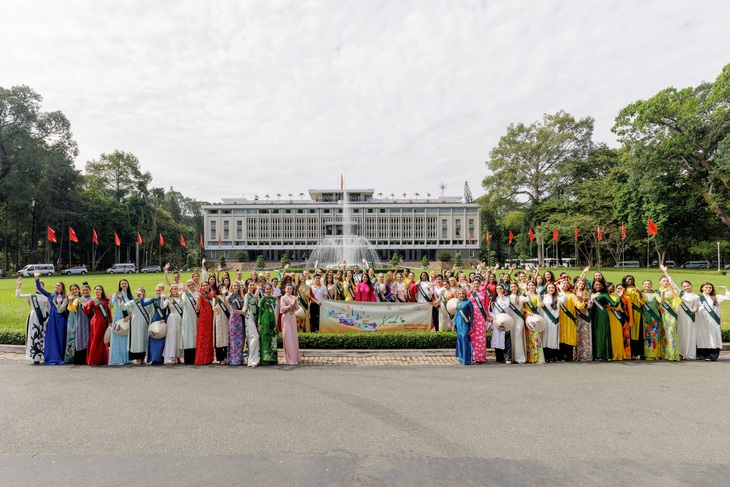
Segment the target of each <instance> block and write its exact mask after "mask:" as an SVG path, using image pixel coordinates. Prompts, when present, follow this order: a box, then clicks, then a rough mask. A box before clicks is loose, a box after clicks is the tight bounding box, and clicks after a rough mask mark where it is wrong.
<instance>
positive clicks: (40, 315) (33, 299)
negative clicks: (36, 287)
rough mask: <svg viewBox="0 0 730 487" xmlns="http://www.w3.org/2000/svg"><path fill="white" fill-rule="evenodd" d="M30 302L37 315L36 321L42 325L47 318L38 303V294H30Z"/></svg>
mask: <svg viewBox="0 0 730 487" xmlns="http://www.w3.org/2000/svg"><path fill="white" fill-rule="evenodd" d="M30 302H31V303H32V304H33V309H34V310H35V314H36V316H38V323H39V324H41V325H42V324H43V322H45V321H46V319H48V316H43V310H42V309H41V305H40V303H38V296H36V295H35V294H31V295H30Z"/></svg>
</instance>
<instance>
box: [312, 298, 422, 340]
mask: <svg viewBox="0 0 730 487" xmlns="http://www.w3.org/2000/svg"><path fill="white" fill-rule="evenodd" d="M432 309H433V306H431V304H430V303H370V302H361V301H333V300H329V299H325V300H323V301H322V307H321V308H320V311H319V331H320V332H323V333H353V332H368V331H375V332H388V331H391V332H392V331H429V330H430V329H431V310H432Z"/></svg>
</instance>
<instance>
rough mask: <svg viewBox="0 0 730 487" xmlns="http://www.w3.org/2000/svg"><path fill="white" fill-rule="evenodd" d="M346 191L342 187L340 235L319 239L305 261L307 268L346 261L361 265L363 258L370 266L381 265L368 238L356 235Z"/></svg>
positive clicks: (353, 264) (351, 264) (335, 264)
mask: <svg viewBox="0 0 730 487" xmlns="http://www.w3.org/2000/svg"><path fill="white" fill-rule="evenodd" d="M349 200H350V199H349V197H348V196H347V191H345V189H344V188H343V189H342V235H330V236H326V237H325V238H324V239H322V240H320V241H319V243H318V244H317V246H316V247H315V248H314V250H313V251H312V254H311V255H310V256H309V260H308V261H307V268H313V267H319V268H321V269H325V268H326V267H327V266H332V267H338V266H339V265H341V264H342V262H347V267H349V268H352V267H354V266H356V265H359V266H362V261H363V259H365V260H366V261H367V263H368V264H369V265H370V266H371V267H382V265H383V264H382V262H381V261H380V258H379V257H378V254H377V252H375V249H374V248H373V246H372V244H371V243H370V241H369V240H368V239H366V238H365V237H362V236H360V235H357V234H356V232H355V228H356V226H357V220H354V219H352V217H351V216H350V201H349Z"/></svg>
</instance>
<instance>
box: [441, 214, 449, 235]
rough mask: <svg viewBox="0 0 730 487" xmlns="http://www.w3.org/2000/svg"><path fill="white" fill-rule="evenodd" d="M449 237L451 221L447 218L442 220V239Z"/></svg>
mask: <svg viewBox="0 0 730 487" xmlns="http://www.w3.org/2000/svg"><path fill="white" fill-rule="evenodd" d="M448 235H449V221H448V220H447V219H446V218H443V219H442V220H441V238H446V237H448Z"/></svg>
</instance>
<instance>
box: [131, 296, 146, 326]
mask: <svg viewBox="0 0 730 487" xmlns="http://www.w3.org/2000/svg"><path fill="white" fill-rule="evenodd" d="M134 304H135V305H136V306H137V309H138V310H139V311H140V313H142V316H144V319H145V321H147V323H149V322H150V314H149V313H148V312H147V310H146V309H144V306H142V305H141V304H140V302H139V300H135V301H134Z"/></svg>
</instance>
